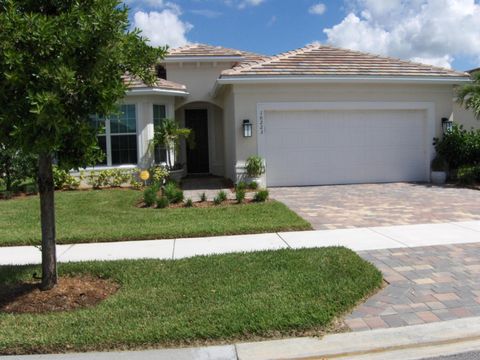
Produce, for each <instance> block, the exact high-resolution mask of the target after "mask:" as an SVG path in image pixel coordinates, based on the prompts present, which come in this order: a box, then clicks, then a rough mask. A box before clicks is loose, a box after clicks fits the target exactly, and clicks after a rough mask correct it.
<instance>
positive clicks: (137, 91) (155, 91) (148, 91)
mask: <svg viewBox="0 0 480 360" xmlns="http://www.w3.org/2000/svg"><path fill="white" fill-rule="evenodd" d="M127 95H166V96H180V97H187V96H188V95H190V93H189V92H187V91H186V90H171V89H160V88H155V87H145V88H134V89H129V90H127Z"/></svg>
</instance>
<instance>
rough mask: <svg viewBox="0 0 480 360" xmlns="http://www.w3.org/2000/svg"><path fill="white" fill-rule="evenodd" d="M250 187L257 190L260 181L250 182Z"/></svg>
mask: <svg viewBox="0 0 480 360" xmlns="http://www.w3.org/2000/svg"><path fill="white" fill-rule="evenodd" d="M248 188H249V189H250V190H257V189H258V183H257V182H256V181H252V182H251V183H249V184H248Z"/></svg>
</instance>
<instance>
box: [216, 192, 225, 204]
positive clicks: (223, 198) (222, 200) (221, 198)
mask: <svg viewBox="0 0 480 360" xmlns="http://www.w3.org/2000/svg"><path fill="white" fill-rule="evenodd" d="M217 197H218V198H219V199H220V202H224V201H225V200H227V193H226V192H225V191H223V190H220V191H219V192H218V194H217Z"/></svg>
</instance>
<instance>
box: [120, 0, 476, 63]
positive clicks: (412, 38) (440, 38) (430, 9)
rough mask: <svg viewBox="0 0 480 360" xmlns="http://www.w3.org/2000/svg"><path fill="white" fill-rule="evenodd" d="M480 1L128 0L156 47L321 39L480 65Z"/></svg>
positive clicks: (256, 48)
mask: <svg viewBox="0 0 480 360" xmlns="http://www.w3.org/2000/svg"><path fill="white" fill-rule="evenodd" d="M479 1H480V0H343V1H342V0H340V1H333V0H324V1H315V0H168V1H167V0H126V2H127V4H128V6H129V7H130V8H131V14H130V16H131V21H132V23H133V25H134V26H137V27H139V28H141V29H142V30H143V31H144V33H145V35H146V36H147V37H149V38H150V39H151V40H152V44H154V45H164V44H166V43H168V44H170V45H171V46H173V47H176V46H180V45H183V44H185V43H196V42H200V43H207V44H213V45H221V46H226V47H232V48H238V49H242V50H249V51H253V52H258V53H261V54H266V55H272V54H277V53H280V52H284V51H289V50H292V49H295V48H299V47H302V46H304V45H306V44H308V43H311V42H314V41H320V42H322V43H328V44H331V45H334V46H339V47H345V48H353V49H356V50H362V51H368V52H372V53H377V54H383V55H389V56H395V57H400V58H404V59H411V60H414V61H420V62H425V63H431V64H434V65H440V66H445V67H453V68H456V69H459V70H468V69H471V68H475V67H479V66H480V26H478V21H480V20H479V19H480V4H479Z"/></svg>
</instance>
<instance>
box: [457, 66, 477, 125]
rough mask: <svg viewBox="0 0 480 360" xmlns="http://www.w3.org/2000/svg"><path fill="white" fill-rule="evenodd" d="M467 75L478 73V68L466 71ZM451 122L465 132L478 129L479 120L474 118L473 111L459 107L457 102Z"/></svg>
mask: <svg viewBox="0 0 480 360" xmlns="http://www.w3.org/2000/svg"><path fill="white" fill-rule="evenodd" d="M467 72H468V73H469V74H472V75H473V74H474V73H477V72H480V68H477V69H473V70H470V71H467ZM453 121H455V122H456V123H459V124H461V125H463V128H464V129H466V130H470V129H480V120H478V119H477V118H475V115H474V114H473V111H471V110H467V109H465V107H464V106H462V105H459V104H458V103H457V102H455V103H454V105H453Z"/></svg>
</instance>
